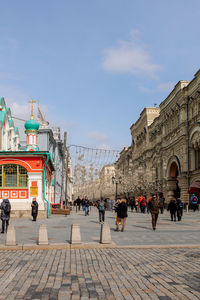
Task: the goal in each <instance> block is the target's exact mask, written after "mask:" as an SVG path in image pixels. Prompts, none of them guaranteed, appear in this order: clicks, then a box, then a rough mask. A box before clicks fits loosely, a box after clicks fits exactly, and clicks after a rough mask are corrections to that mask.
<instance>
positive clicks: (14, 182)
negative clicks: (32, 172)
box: [0, 164, 28, 188]
mask: <svg viewBox="0 0 200 300" xmlns="http://www.w3.org/2000/svg"><path fill="white" fill-rule="evenodd" d="M0 187H1V188H26V187H28V174H27V170H26V169H25V168H24V167H22V166H19V165H13V164H8V165H1V166H0Z"/></svg>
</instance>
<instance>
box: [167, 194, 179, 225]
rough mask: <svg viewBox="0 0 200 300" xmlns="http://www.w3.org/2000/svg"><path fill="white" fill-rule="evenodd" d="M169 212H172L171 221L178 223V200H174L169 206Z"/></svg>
mask: <svg viewBox="0 0 200 300" xmlns="http://www.w3.org/2000/svg"><path fill="white" fill-rule="evenodd" d="M167 210H168V211H170V215H171V221H174V222H176V211H177V206H176V199H175V198H172V199H171V200H170V202H169V204H168V207H167Z"/></svg>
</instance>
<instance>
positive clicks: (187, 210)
mask: <svg viewBox="0 0 200 300" xmlns="http://www.w3.org/2000/svg"><path fill="white" fill-rule="evenodd" d="M188 212H189V209H188V204H186V213H187V214H188Z"/></svg>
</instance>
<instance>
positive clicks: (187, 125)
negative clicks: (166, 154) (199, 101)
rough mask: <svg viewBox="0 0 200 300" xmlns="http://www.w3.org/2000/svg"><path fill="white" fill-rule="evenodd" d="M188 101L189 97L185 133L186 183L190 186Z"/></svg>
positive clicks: (187, 105) (187, 103) (187, 107)
mask: <svg viewBox="0 0 200 300" xmlns="http://www.w3.org/2000/svg"><path fill="white" fill-rule="evenodd" d="M189 101H190V97H189V96H188V97H187V101H186V134H187V185H188V188H189V186H190V137H189Z"/></svg>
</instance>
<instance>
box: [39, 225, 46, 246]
mask: <svg viewBox="0 0 200 300" xmlns="http://www.w3.org/2000/svg"><path fill="white" fill-rule="evenodd" d="M48 243H49V242H48V234H47V227H46V225H45V224H41V225H40V228H39V239H38V244H39V245H48Z"/></svg>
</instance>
